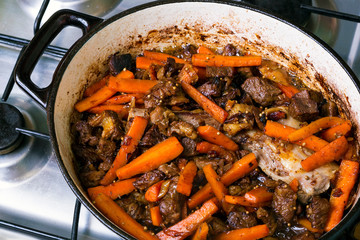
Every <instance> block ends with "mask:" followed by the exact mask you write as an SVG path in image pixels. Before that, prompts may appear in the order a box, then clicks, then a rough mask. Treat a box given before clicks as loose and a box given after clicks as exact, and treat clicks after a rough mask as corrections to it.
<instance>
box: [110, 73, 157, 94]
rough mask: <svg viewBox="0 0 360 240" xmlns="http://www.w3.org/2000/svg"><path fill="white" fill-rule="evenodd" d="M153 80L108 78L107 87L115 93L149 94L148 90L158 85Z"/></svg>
mask: <svg viewBox="0 0 360 240" xmlns="http://www.w3.org/2000/svg"><path fill="white" fill-rule="evenodd" d="M158 83H159V82H158V81H154V80H140V79H131V78H118V77H113V76H110V78H109V83H108V87H109V89H112V90H114V91H117V92H124V93H144V94H146V93H149V92H150V89H151V88H152V87H154V86H155V85H156V84H158Z"/></svg>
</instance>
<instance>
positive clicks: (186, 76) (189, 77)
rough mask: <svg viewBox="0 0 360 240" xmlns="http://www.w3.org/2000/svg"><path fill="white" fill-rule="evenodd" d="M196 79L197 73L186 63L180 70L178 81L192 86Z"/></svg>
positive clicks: (197, 77)
mask: <svg viewBox="0 0 360 240" xmlns="http://www.w3.org/2000/svg"><path fill="white" fill-rule="evenodd" d="M198 79H199V76H198V75H197V71H196V69H195V68H194V67H193V66H192V65H191V64H188V63H186V64H185V65H184V67H183V68H182V69H181V70H180V73H179V81H181V82H186V83H188V84H194V83H196V82H197V81H198Z"/></svg>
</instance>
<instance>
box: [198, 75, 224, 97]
mask: <svg viewBox="0 0 360 240" xmlns="http://www.w3.org/2000/svg"><path fill="white" fill-rule="evenodd" d="M222 85H223V84H222V81H220V80H219V79H218V78H214V79H212V80H209V81H207V82H205V83H204V84H203V85H201V86H200V87H198V88H197V89H198V90H199V92H201V93H202V94H204V95H205V96H207V97H219V96H220V95H221V93H222Z"/></svg>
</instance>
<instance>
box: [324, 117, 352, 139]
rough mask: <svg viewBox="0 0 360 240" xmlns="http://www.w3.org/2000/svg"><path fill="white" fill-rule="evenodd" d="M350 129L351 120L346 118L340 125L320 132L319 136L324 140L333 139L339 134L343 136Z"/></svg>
mask: <svg viewBox="0 0 360 240" xmlns="http://www.w3.org/2000/svg"><path fill="white" fill-rule="evenodd" d="M350 130H351V122H350V121H349V120H346V121H345V122H343V123H342V124H340V125H337V126H335V127H332V128H329V129H328V130H325V131H324V132H322V133H321V134H320V136H321V137H322V138H323V139H325V140H326V141H329V142H331V141H334V140H335V139H337V138H338V137H340V136H345V135H346V134H347V133H348V132H350Z"/></svg>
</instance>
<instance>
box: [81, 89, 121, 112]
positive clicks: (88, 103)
mask: <svg viewBox="0 0 360 240" xmlns="http://www.w3.org/2000/svg"><path fill="white" fill-rule="evenodd" d="M115 93H116V91H115V90H113V89H110V88H109V87H108V86H105V87H103V88H100V89H99V90H98V91H97V92H95V93H94V94H93V95H91V96H90V97H87V98H84V99H83V100H81V101H80V102H77V103H76V104H75V109H76V110H77V111H78V112H84V111H87V110H89V109H90V108H93V107H95V106H97V105H99V104H101V103H103V102H105V101H106V100H107V99H108V98H110V97H111V96H113V95H114V94H115Z"/></svg>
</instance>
